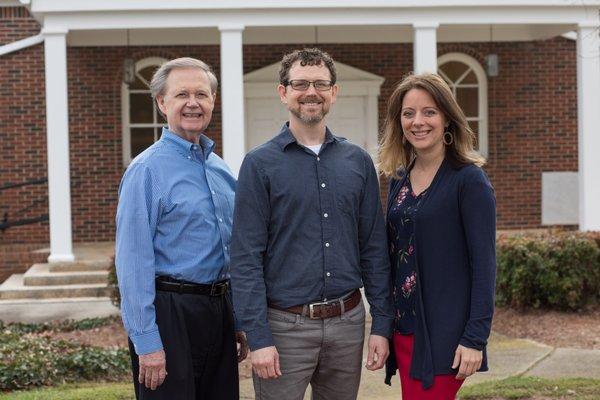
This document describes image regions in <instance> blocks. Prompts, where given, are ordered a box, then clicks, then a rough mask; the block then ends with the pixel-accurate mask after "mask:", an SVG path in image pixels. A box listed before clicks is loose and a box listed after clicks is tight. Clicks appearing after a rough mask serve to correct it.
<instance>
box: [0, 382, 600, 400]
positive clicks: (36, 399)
mask: <svg viewBox="0 0 600 400" xmlns="http://www.w3.org/2000/svg"><path fill="white" fill-rule="evenodd" d="M133 398H134V396H133V388H132V386H131V384H130V383H129V382H127V383H88V384H78V385H64V386H59V387H56V388H47V389H35V390H29V391H23V392H12V393H5V394H0V400H99V399H102V400H132V399H133ZM459 398H460V400H475V399H477V400H486V399H487V400H492V399H493V400H517V399H519V400H528V399H532V400H533V399H535V400H563V399H564V400H567V399H568V400H596V399H600V379H553V380H548V379H540V378H508V379H504V380H502V381H496V382H486V383H480V384H477V385H473V386H469V387H465V388H463V389H462V390H461V391H460V393H459ZM368 400H377V399H368Z"/></svg>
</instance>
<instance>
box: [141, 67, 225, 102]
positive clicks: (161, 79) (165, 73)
mask: <svg viewBox="0 0 600 400" xmlns="http://www.w3.org/2000/svg"><path fill="white" fill-rule="evenodd" d="M183 68H198V69H201V70H202V71H204V72H206V75H207V76H208V80H209V82H210V91H211V92H212V93H216V92H217V87H218V85H219V81H218V80H217V76H216V75H215V73H214V72H213V70H212V68H211V67H210V65H208V64H207V63H205V62H204V61H201V60H198V59H196V58H191V57H181V58H176V59H174V60H171V61H168V62H166V63H164V64H163V65H161V66H160V68H159V69H157V70H156V72H155V73H154V76H152V81H151V82H150V91H151V92H152V98H153V99H155V100H156V96H162V95H164V94H165V87H166V86H167V78H168V77H169V74H170V73H171V71H173V70H174V69H183Z"/></svg>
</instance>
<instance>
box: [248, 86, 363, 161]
mask: <svg viewBox="0 0 600 400" xmlns="http://www.w3.org/2000/svg"><path fill="white" fill-rule="evenodd" d="M366 112H367V98H366V97H365V96H339V97H338V98H337V101H336V103H335V104H334V105H332V107H331V110H330V112H329V115H327V117H326V119H327V126H328V127H329V129H331V131H332V132H333V134H334V135H337V136H341V137H345V138H346V139H348V140H350V141H351V142H352V143H355V144H357V145H359V146H360V147H362V148H363V149H366V148H367V134H368V129H367V115H366ZM287 120H288V111H287V109H286V108H285V106H284V105H283V104H281V101H280V100H279V98H278V97H275V96H273V97H272V98H271V97H255V98H246V135H247V137H246V150H251V149H253V148H255V147H256V146H258V145H261V144H263V143H265V142H266V141H268V140H269V139H271V138H273V137H274V136H275V135H277V133H279V130H280V129H281V126H282V125H283V123H284V122H285V121H287Z"/></svg>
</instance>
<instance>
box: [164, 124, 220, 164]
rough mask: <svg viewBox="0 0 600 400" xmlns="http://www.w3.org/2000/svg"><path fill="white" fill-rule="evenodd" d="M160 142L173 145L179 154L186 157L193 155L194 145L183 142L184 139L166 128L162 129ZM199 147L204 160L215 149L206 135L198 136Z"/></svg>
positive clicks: (213, 143)
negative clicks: (181, 153)
mask: <svg viewBox="0 0 600 400" xmlns="http://www.w3.org/2000/svg"><path fill="white" fill-rule="evenodd" d="M160 140H163V141H165V142H167V143H171V144H173V145H175V147H176V148H177V149H178V150H180V151H181V152H183V154H184V155H186V156H188V155H189V154H190V153H193V152H194V151H195V149H194V147H195V146H196V145H195V144H194V143H192V142H189V141H187V140H185V139H184V138H182V137H181V136H179V135H177V134H176V133H173V132H171V131H170V130H169V129H167V128H163V130H162V135H161V137H160ZM200 146H201V147H202V150H203V152H202V153H203V154H204V159H207V158H208V156H209V155H210V153H212V151H213V150H214V148H215V142H213V141H212V140H210V139H209V138H208V137H207V136H206V135H204V134H201V135H200Z"/></svg>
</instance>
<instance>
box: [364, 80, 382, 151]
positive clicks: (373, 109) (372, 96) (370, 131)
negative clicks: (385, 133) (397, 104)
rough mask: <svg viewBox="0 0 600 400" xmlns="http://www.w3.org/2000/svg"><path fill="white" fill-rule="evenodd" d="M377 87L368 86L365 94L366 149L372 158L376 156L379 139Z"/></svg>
mask: <svg viewBox="0 0 600 400" xmlns="http://www.w3.org/2000/svg"><path fill="white" fill-rule="evenodd" d="M378 97H379V87H377V88H375V87H371V88H369V95H368V96H367V141H366V143H365V145H366V149H365V150H367V151H368V152H369V154H370V155H371V157H373V159H376V158H377V149H378V141H379V137H378V134H379V118H378V117H379V105H378V102H377V100H378Z"/></svg>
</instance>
